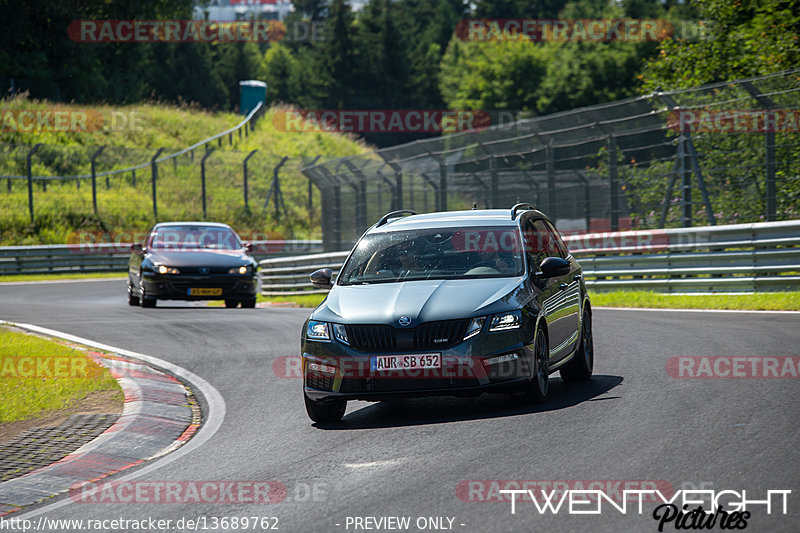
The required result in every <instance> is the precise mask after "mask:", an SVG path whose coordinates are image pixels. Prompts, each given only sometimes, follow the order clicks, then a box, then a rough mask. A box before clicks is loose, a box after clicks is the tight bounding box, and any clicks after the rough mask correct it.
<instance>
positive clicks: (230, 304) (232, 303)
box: [225, 300, 239, 309]
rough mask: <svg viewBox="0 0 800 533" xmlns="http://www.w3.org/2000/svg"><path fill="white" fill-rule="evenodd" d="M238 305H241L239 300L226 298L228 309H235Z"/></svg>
mask: <svg viewBox="0 0 800 533" xmlns="http://www.w3.org/2000/svg"><path fill="white" fill-rule="evenodd" d="M237 305H239V300H225V307H227V308H228V309H233V308H234V307H236V306H237Z"/></svg>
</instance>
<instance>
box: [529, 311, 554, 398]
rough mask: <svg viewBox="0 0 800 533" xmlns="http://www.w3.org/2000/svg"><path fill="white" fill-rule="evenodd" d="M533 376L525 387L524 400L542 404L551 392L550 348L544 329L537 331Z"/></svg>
mask: <svg viewBox="0 0 800 533" xmlns="http://www.w3.org/2000/svg"><path fill="white" fill-rule="evenodd" d="M532 366H533V376H532V377H531V380H530V382H529V383H528V384H527V386H526V387H525V392H524V395H523V396H522V399H523V400H524V401H525V402H526V403H542V402H543V401H545V400H546V399H547V392H548V391H549V390H550V346H549V344H548V342H547V335H546V334H545V332H544V328H543V327H541V326H539V327H538V328H537V330H536V340H535V341H534V350H533V365H532Z"/></svg>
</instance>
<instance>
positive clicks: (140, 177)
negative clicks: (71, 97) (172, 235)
mask: <svg viewBox="0 0 800 533" xmlns="http://www.w3.org/2000/svg"><path fill="white" fill-rule="evenodd" d="M52 107H58V108H59V109H67V110H73V111H75V110H80V111H84V110H86V111H93V112H97V113H98V114H100V115H103V116H104V117H107V116H110V114H111V113H112V112H115V113H124V114H126V116H136V117H137V120H138V123H139V124H140V125H141V129H140V131H134V130H132V129H131V128H122V129H120V130H103V129H100V130H98V131H93V132H76V133H68V132H38V133H30V132H28V133H20V132H9V131H3V132H0V174H8V175H20V176H22V175H25V174H26V155H27V153H28V149H29V147H30V146H31V145H33V144H35V143H43V145H42V147H41V148H40V149H39V151H38V152H37V153H36V155H34V156H33V159H32V172H33V174H34V175H38V176H54V175H58V176H70V175H82V174H89V173H90V157H91V155H92V154H93V153H94V151H95V149H96V148H97V147H98V146H106V149H105V151H104V152H102V154H101V155H100V156H98V158H97V160H96V168H97V171H98V172H101V171H106V170H115V169H123V168H127V167H129V166H131V165H135V164H141V163H147V162H149V161H150V159H151V158H152V157H153V155H154V154H155V153H156V150H158V149H159V148H162V147H163V148H166V151H165V152H164V154H168V153H172V152H176V151H178V150H179V149H182V148H185V147H188V146H190V145H192V144H194V143H196V142H198V141H200V140H202V139H204V138H207V137H210V136H212V135H214V134H216V133H219V132H221V131H224V130H226V129H229V128H231V127H233V126H235V125H236V124H238V123H239V122H241V120H242V118H243V117H242V116H240V115H237V114H235V113H211V112H207V111H202V110H199V109H196V108H191V107H174V106H166V105H157V104H137V105H131V106H123V107H109V106H77V105H72V104H53V103H50V102H42V101H31V100H24V99H21V98H14V99H10V100H0V108H2V109H3V110H6V109H11V110H23V109H24V110H34V111H35V110H42V109H49V108H52ZM278 111H279V109H278V108H273V109H269V110H267V112H266V113H265V114H264V115H263V116H261V117H260V119H259V121H258V123H257V125H256V128H255V130H253V131H252V132H251V133H250V135H249V136H244V135H243V136H242V138H241V139H240V138H239V135H238V134H234V135H233V138H232V140H233V144H232V146H231V145H229V140H228V138H227V137H226V138H224V139H223V141H224V142H222V146H219V145H218V143H216V142H214V143H212V144H211V145H210V147H212V148H215V151H214V153H213V154H212V155H211V156H209V157H208V159H207V162H206V189H207V195H206V197H207V211H208V215H207V219H208V220H214V221H219V222H225V223H228V224H231V225H232V226H233V227H234V228H235V229H236V230H237V231H238V232H239V233H240V234H242V236H243V237H244V238H246V239H249V240H256V239H259V238H260V239H267V238H291V237H294V238H318V237H319V235H320V230H319V220H320V198H319V192H318V191H317V189H316V188H314V198H313V208H312V209H310V210H309V209H308V207H307V203H308V178H307V177H306V176H304V175H303V174H302V173H301V172H300V168H301V167H302V165H303V158H306V160H310V159H309V158H312V157H316V156H322V158H323V160H325V159H328V158H333V157H342V156H347V155H354V154H359V153H364V152H367V151H368V149H367V147H366V146H365V145H364V144H363V142H361V141H358V140H355V138H353V137H350V136H347V135H341V134H337V133H320V132H285V131H279V130H278V129H277V128H276V127H275V126H274V125H273V120H274V117H275V115H276V113H277V112H278ZM252 150H258V152H257V153H256V154H255V155H254V156H253V157H252V158H251V159H250V160H249V162H248V178H249V179H248V182H249V199H250V209H249V210H247V209H245V207H244V199H243V172H242V162H243V160H244V158H245V157H246V156H247V155H248V154H249V153H250V152H251V151H252ZM162 155H163V154H162ZM284 156H288V157H289V158H290V159H289V161H288V162H287V163H286V164H285V165H284V166H283V167H282V168H281V170H280V180H281V183H280V184H281V191H282V194H283V199H284V203H285V204H286V210H287V211H288V217H287V216H285V215H284V214H283V213H281V214H280V220H278V217H276V216H275V212H274V205H272V204H271V205H269V206H268V207H266V208H265V207H264V201H265V199H266V197H267V195H268V192H269V190H270V185H271V180H272V175H273V169H274V167H275V166H276V165H277V163H278V162H279V161H280V160H281V158H282V157H284ZM202 157H203V149H199V150H195V153H194V154H185V155H183V156H180V157H179V158H177V159H174V160H170V161H166V162H163V163H161V164H159V166H158V191H157V198H158V211H159V220H161V221H168V220H201V219H202V218H203V210H202V197H201V186H200V184H201V180H200V159H201V158H202ZM133 181H134V177H133V175H132V173H125V174H123V175H116V176H114V177H111V178H110V182H109V184H108V185H109V187H108V188H107V187H106V180H105V178H102V177H101V178H99V179H98V180H97V207H98V213H97V214H96V215H95V214H94V212H93V205H92V196H91V180H90V179H88V178H86V179H83V180H81V182H80V188H78V182H77V181H50V182H48V185H47V191H44V190H43V186H42V183H40V182H36V183H34V188H33V189H34V211H35V219H34V221H33V222H31V220H30V215H29V212H28V193H27V184H26V183H25V182H24V181H22V180H13V181H12V182H11V192H8V190H7V181H6V180H0V245H27V244H63V243H74V242H80V241H81V240H82V239H81V234H87V235H91V234H98V233H105V234H109V235H111V238H112V239H114V240H116V241H118V242H123V241H124V242H131V241H133V240H135V238H136V236H137V235H140V234H142V233H143V232H145V231H147V230H148V229H149V227H150V226H151V225H152V224H153V222H154V216H153V206H152V189H151V182H152V180H151V172H150V169H149V168H145V169H140V170H138V171H137V172H136V184H135V185H134V183H133Z"/></svg>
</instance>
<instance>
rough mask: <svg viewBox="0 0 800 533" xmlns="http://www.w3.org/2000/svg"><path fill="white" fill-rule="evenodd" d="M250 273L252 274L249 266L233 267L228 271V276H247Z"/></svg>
mask: <svg viewBox="0 0 800 533" xmlns="http://www.w3.org/2000/svg"><path fill="white" fill-rule="evenodd" d="M248 272H250V267H249V266H240V267H233V268H232V269H230V270H228V274H247V273H248Z"/></svg>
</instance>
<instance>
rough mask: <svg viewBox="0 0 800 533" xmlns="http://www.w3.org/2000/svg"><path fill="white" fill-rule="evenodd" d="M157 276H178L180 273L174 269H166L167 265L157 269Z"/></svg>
mask: <svg viewBox="0 0 800 533" xmlns="http://www.w3.org/2000/svg"><path fill="white" fill-rule="evenodd" d="M157 270H158V273H159V274H180V273H181V271H180V270H178V269H177V268H175V267H168V266H167V265H161V266H159V267H158V269H157Z"/></svg>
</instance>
